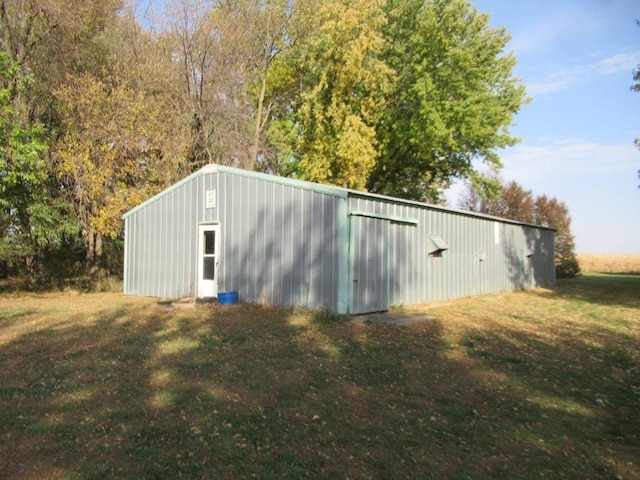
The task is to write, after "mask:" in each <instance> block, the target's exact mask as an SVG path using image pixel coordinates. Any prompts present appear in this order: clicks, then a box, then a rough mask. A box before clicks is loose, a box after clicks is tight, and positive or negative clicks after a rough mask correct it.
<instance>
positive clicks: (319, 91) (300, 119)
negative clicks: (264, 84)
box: [281, 0, 393, 189]
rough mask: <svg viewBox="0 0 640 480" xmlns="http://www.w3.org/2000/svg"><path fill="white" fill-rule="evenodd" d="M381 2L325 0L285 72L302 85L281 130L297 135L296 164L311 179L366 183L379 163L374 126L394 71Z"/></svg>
mask: <svg viewBox="0 0 640 480" xmlns="http://www.w3.org/2000/svg"><path fill="white" fill-rule="evenodd" d="M383 7H384V2H383V1H379V0H378V1H373V2H372V1H368V0H349V1H335V0H325V1H323V2H320V3H319V4H318V6H317V9H316V10H315V11H314V12H312V13H313V15H314V17H313V19H312V20H311V19H310V20H309V21H310V22H311V21H313V22H315V25H316V27H315V28H314V29H313V33H312V34H311V35H309V36H308V37H307V38H305V40H304V41H303V42H300V43H299V44H298V45H297V47H298V48H297V54H296V55H295V56H294V57H292V58H291V59H290V60H291V61H292V62H293V63H292V65H291V66H290V67H289V68H286V67H284V68H282V70H281V71H282V72H283V73H285V74H289V75H290V77H289V79H290V80H293V81H294V82H295V85H297V86H298V91H297V92H296V95H297V97H296V98H293V101H292V103H291V105H290V109H289V112H290V113H289V112H288V115H287V117H285V122H286V123H288V126H287V125H284V126H283V125H281V126H282V127H283V130H285V131H286V130H289V131H295V132H296V135H295V136H293V137H291V140H293V141H294V142H295V143H294V144H293V145H291V151H292V152H293V158H292V159H288V160H289V161H291V162H292V164H291V165H290V167H291V171H292V172H293V173H294V175H295V176H297V177H300V178H304V179H306V180H311V181H316V182H323V183H332V184H337V185H342V186H345V187H349V188H355V189H364V188H365V186H366V181H367V178H368V177H369V175H370V172H371V170H372V169H373V167H374V166H375V163H376V158H377V140H376V130H375V125H376V124H377V123H378V122H379V120H380V117H381V116H382V114H383V108H384V104H385V98H386V93H387V91H388V90H389V88H390V85H391V79H392V76H393V72H392V70H391V69H390V68H389V67H388V66H387V65H386V64H385V62H384V61H383V60H382V59H381V58H379V56H380V52H381V51H382V50H383V48H384V43H385V39H384V36H383V34H382V27H383V26H384V24H385V23H386V16H385V12H384V8H383Z"/></svg>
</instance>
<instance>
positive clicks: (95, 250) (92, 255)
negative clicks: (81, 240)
mask: <svg viewBox="0 0 640 480" xmlns="http://www.w3.org/2000/svg"><path fill="white" fill-rule="evenodd" d="M85 266H86V269H87V273H88V274H89V275H90V276H92V277H97V276H99V275H100V273H102V235H101V234H100V233H98V232H96V231H95V230H93V229H89V230H88V231H87V256H86V257H85Z"/></svg>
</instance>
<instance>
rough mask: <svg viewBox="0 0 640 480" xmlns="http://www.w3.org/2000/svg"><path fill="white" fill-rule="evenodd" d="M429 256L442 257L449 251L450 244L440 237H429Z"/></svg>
mask: <svg viewBox="0 0 640 480" xmlns="http://www.w3.org/2000/svg"><path fill="white" fill-rule="evenodd" d="M429 240H430V242H429V243H430V245H429V256H430V257H441V256H442V253H443V252H445V251H447V250H449V244H448V243H447V242H445V241H444V240H443V239H442V237H441V236H440V235H435V234H434V235H429Z"/></svg>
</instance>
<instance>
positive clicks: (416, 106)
mask: <svg viewBox="0 0 640 480" xmlns="http://www.w3.org/2000/svg"><path fill="white" fill-rule="evenodd" d="M387 12H388V17H389V21H388V23H387V26H386V28H385V36H386V43H385V45H386V49H385V53H384V58H385V59H386V62H387V64H388V65H389V67H390V68H392V69H393V70H394V71H395V72H397V77H398V78H397V81H396V82H395V83H394V87H395V88H394V89H393V91H392V92H391V94H390V95H388V97H387V99H386V101H385V115H383V116H382V118H381V119H380V121H379V122H378V124H377V138H378V144H379V152H380V156H379V159H378V161H377V163H376V168H375V169H374V171H373V172H372V175H371V176H370V178H369V179H368V181H367V187H368V189H369V190H371V191H375V192H378V193H383V194H390V195H394V196H400V197H405V198H411V199H416V200H429V201H439V200H441V194H442V192H443V190H444V189H446V188H447V187H448V186H449V185H450V182H451V180H452V179H453V178H466V179H473V180H474V182H475V183H478V182H480V181H482V180H483V179H482V177H481V176H480V175H479V174H478V173H477V172H476V171H475V170H474V167H473V164H472V161H473V160H474V159H481V160H482V161H483V162H484V163H485V164H487V165H489V166H491V167H493V168H500V167H501V163H500V159H499V157H498V155H497V153H496V149H499V148H504V147H507V146H510V145H513V144H514V143H516V141H517V139H516V138H514V137H513V136H511V135H510V133H509V131H508V127H509V125H510V124H511V123H512V120H513V116H514V114H515V113H516V112H517V111H518V110H519V109H520V107H521V105H522V104H523V102H524V101H525V91H524V87H523V86H522V85H520V83H519V81H518V80H517V79H516V78H514V77H513V74H512V69H513V67H514V65H515V63H516V60H515V58H514V56H513V55H512V54H505V53H504V50H505V47H506V45H507V42H508V40H509V36H508V35H507V33H506V31H505V30H504V29H503V28H500V29H492V28H490V27H489V16H488V15H487V14H481V13H478V11H477V10H476V9H475V8H474V7H472V6H471V5H470V4H469V3H468V2H467V1H465V0H434V1H431V2H423V1H422V0H390V1H389V3H388V4H387Z"/></svg>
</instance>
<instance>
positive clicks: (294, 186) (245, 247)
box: [124, 166, 555, 313]
mask: <svg viewBox="0 0 640 480" xmlns="http://www.w3.org/2000/svg"><path fill="white" fill-rule="evenodd" d="M124 219H125V271H124V290H125V293H126V294H131V295H147V296H155V297H167V298H180V297H183V296H187V295H188V296H195V295H196V293H197V292H196V288H197V260H198V258H197V252H196V248H197V243H198V242H197V236H198V225H200V224H203V223H216V224H219V231H220V255H219V270H218V291H220V292H223V291H237V292H238V296H239V300H240V301H244V302H260V303H267V304H273V305H284V306H287V305H289V306H293V305H304V306H307V307H311V308H321V307H324V308H328V309H331V310H335V311H338V312H347V311H349V312H351V313H358V312H366V311H374V310H384V309H386V308H388V307H389V306H393V305H410V304H415V303H421V302H429V301H434V300H442V299H450V298H456V297H463V296H468V295H477V294H481V293H487V292H498V291H502V290H512V289H521V288H530V287H540V286H550V285H553V284H555V269H554V264H553V252H554V245H553V241H554V232H553V231H552V230H548V229H543V228H537V227H533V226H527V225H523V224H516V223H513V222H508V221H502V220H499V219H492V218H485V217H479V216H477V215H473V214H464V213H461V212H455V211H451V210H447V209H441V208H438V207H432V206H428V205H425V204H419V203H417V202H405V201H402V200H398V199H390V198H387V197H379V196H374V195H369V194H360V193H358V192H352V191H347V190H344V189H338V188H334V187H325V186H321V185H314V184H308V183H305V182H299V181H295V180H290V179H283V178H278V177H270V176H268V175H263V174H256V173H252V172H244V171H242V170H237V169H232V168H229V167H216V166H211V167H205V168H204V169H202V170H200V171H199V172H196V173H194V174H193V175H191V176H189V177H187V178H186V179H184V180H183V181H181V182H179V183H178V184H176V185H174V186H172V187H171V188H169V189H168V190H166V191H165V192H162V193H161V194H159V195H157V196H156V197H154V198H152V199H150V200H149V201H147V202H145V203H143V204H142V205H140V206H139V207H137V208H135V209H133V210H132V211H130V212H128V213H127V214H126V215H125V216H124ZM434 236H437V238H436V237H434ZM442 243H446V244H447V246H448V248H446V249H444V250H443V251H441V252H440V253H436V254H433V252H434V251H435V250H436V248H437V247H438V244H442Z"/></svg>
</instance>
